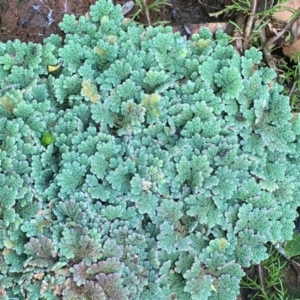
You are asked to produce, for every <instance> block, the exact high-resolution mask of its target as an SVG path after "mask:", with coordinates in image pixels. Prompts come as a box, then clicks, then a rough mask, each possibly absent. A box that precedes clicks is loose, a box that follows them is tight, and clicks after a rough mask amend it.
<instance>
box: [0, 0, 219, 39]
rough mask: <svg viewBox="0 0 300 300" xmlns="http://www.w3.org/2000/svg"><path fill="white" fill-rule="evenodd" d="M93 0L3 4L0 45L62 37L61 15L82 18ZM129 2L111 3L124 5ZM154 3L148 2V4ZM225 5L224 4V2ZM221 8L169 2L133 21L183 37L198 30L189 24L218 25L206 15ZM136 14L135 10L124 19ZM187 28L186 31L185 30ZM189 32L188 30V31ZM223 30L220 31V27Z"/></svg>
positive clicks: (188, 0) (212, 1) (9, 0)
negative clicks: (161, 25) (168, 27)
mask: <svg viewBox="0 0 300 300" xmlns="http://www.w3.org/2000/svg"><path fill="white" fill-rule="evenodd" d="M95 1H96V0H4V1H3V7H2V11H1V12H0V34H1V35H0V36H1V41H4V42H5V41H7V40H13V39H20V40H21V41H24V42H29V41H31V42H42V41H43V39H44V38H46V37H48V36H49V35H50V34H51V33H57V34H60V35H61V34H62V32H61V31H60V29H59V27H58V24H59V22H60V21H61V20H62V18H63V15H64V14H74V15H77V16H80V15H84V14H85V13H86V12H88V11H89V7H90V5H92V4H94V3H95ZM127 1H128V0H114V3H115V4H120V5H123V4H124V3H126V2H127ZM153 1H154V0H148V4H151V2H153ZM223 1H225V0H223ZM223 8H224V4H222V1H219V0H209V1H208V0H202V1H199V2H198V0H170V5H164V6H160V9H159V11H153V10H150V14H149V15H148V16H147V15H146V14H145V13H141V14H139V16H138V18H136V21H138V22H140V23H142V24H147V25H149V23H151V24H155V23H156V22H159V21H163V22H167V23H168V24H169V25H172V26H177V29H176V30H179V31H182V33H183V34H185V33H186V31H189V30H190V29H191V30H192V33H193V31H195V30H197V29H198V27H197V26H195V25H192V26H191V24H198V23H206V22H214V23H216V22H218V21H220V20H221V18H223V19H224V16H221V18H220V17H219V18H215V17H213V18H210V17H209V15H208V13H211V12H216V11H218V10H220V9H223ZM137 10H138V7H134V8H133V9H132V10H131V11H130V12H129V13H128V14H127V15H126V17H130V16H131V15H132V14H134V13H135V12H136V11H137ZM185 26H186V27H185ZM188 28H190V29H188ZM221 28H223V27H221Z"/></svg>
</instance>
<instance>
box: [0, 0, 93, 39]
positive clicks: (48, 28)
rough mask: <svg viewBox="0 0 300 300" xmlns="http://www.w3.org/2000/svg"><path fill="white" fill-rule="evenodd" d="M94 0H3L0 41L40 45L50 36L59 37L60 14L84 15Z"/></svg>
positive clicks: (0, 17) (61, 15)
mask: <svg viewBox="0 0 300 300" xmlns="http://www.w3.org/2000/svg"><path fill="white" fill-rule="evenodd" d="M94 3H95V0H4V2H3V9H2V12H1V15H0V19H1V29H0V30H1V40H2V41H7V40H13V39H20V40H21V41H24V42H29V41H31V42H41V41H42V40H43V39H44V38H45V37H47V36H49V35H50V34H51V33H58V34H61V31H60V29H59V27H58V23H59V22H60V21H61V20H62V18H63V15H64V14H75V15H78V16H79V15H82V14H85V13H86V12H87V11H88V10H89V7H90V5H91V4H94Z"/></svg>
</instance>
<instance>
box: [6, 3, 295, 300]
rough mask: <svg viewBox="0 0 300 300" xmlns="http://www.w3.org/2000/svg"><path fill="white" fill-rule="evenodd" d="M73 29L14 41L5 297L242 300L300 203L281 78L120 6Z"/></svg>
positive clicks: (205, 37) (101, 8)
mask: <svg viewBox="0 0 300 300" xmlns="http://www.w3.org/2000/svg"><path fill="white" fill-rule="evenodd" d="M60 28H61V29H62V30H63V31H64V33H65V38H64V39H62V38H61V37H59V36H57V35H52V36H50V37H49V38H46V39H45V40H44V43H43V44H33V43H28V44H25V43H21V42H20V41H18V40H15V41H9V42H7V43H1V44H0V79H1V80H0V87H1V89H0V160H1V164H0V172H1V173H0V186H1V189H0V248H1V256H0V294H1V296H0V298H1V299H7V300H8V299H31V300H34V299H47V300H48V299H49V300H50V299H97V300H102V299H103V300H104V299H114V300H116V299H117V300H123V299H134V300H144V299H151V300H152V299H162V300H169V299H180V300H181V299H189V300H190V299H195V300H206V299H209V300H212V299H222V300H226V299H228V300H234V299H236V297H237V295H238V294H239V284H240V280H241V278H242V276H243V275H244V272H243V267H248V266H250V265H251V264H257V263H259V262H261V261H262V260H263V259H265V258H267V256H268V254H267V251H266V244H267V243H271V244H275V243H276V242H282V241H285V240H287V239H290V238H291V237H292V232H293V227H294V224H293V220H294V219H295V217H296V215H297V213H296V208H297V207H298V206H299V205H300V203H299V202H300V201H299V199H300V197H299V191H300V189H299V184H300V174H299V172H300V166H299V153H300V149H299V147H300V146H299V142H298V141H299V134H300V121H299V119H297V118H293V116H292V114H291V110H290V107H289V99H288V98H287V97H285V96H284V95H283V94H282V92H283V87H282V86H280V85H279V84H278V83H277V82H276V74H275V72H274V71H273V70H271V69H269V68H266V67H264V66H263V64H262V63H261V59H262V54H261V52H259V51H258V50H256V49H254V48H251V49H249V50H247V51H246V52H245V55H244V56H242V57H241V56H239V55H238V54H237V53H236V52H235V50H234V48H233V47H232V46H231V45H230V44H229V37H228V36H227V35H225V34H224V33H222V32H217V33H216V35H215V37H214V38H213V37H212V35H211V33H210V32H209V31H208V30H206V29H204V30H202V31H201V32H199V34H195V35H193V36H192V38H191V40H189V41H187V40H186V39H185V38H184V37H181V36H180V35H179V34H177V33H176V34H174V33H172V29H171V28H170V27H155V28H153V27H148V28H143V27H141V26H138V25H136V24H135V23H134V22H131V21H129V20H127V19H124V18H123V16H122V14H121V8H120V6H113V4H112V3H111V2H110V1H105V0H99V1H97V3H96V4H95V5H94V6H92V7H91V11H90V14H89V15H88V16H85V17H83V16H81V17H80V18H79V19H76V18H75V16H73V15H65V17H64V19H63V22H62V23H60ZM49 66H52V68H50V67H49Z"/></svg>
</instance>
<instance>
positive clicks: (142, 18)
mask: <svg viewBox="0 0 300 300" xmlns="http://www.w3.org/2000/svg"><path fill="white" fill-rule="evenodd" d="M95 1H96V0H4V1H3V9H2V11H1V12H0V20H1V29H0V31H1V41H3V42H5V41H8V40H13V39H20V40H22V41H24V42H29V41H31V42H42V40H43V39H44V38H46V37H48V36H49V35H50V34H51V33H57V34H59V35H62V32H61V31H60V29H59V27H58V23H59V22H60V21H61V20H62V17H63V15H64V14H74V15H75V16H80V15H84V14H85V13H87V12H88V11H89V7H90V5H92V4H94V3H95ZM151 1H152V2H153V0H150V2H151ZM126 2H127V0H115V1H114V3H115V4H120V5H124V4H125V3H126ZM152 2H151V3H152ZM229 2H230V0H223V1H222V0H201V1H200V0H170V4H171V5H162V6H160V9H159V11H150V14H149V15H148V16H147V15H146V14H143V13H141V14H140V15H139V16H138V17H137V18H136V21H137V22H140V23H142V24H147V25H148V24H149V23H151V24H155V23H158V22H161V21H163V22H166V23H167V24H169V25H171V26H173V27H174V31H175V30H176V31H179V32H181V34H183V35H187V36H188V35H189V34H191V33H194V32H196V31H198V30H199V24H200V23H201V24H203V23H205V25H206V26H209V27H210V28H211V29H212V30H213V31H215V30H217V29H226V30H227V32H228V33H229V34H230V33H232V32H233V26H231V27H230V26H229V27H228V26H225V25H224V24H226V23H224V22H226V21H228V19H231V20H234V19H235V17H236V16H235V14H231V15H226V16H224V15H222V14H221V15H220V16H219V17H218V18H215V17H209V14H211V13H216V12H218V11H220V10H222V9H224V8H225V6H226V3H229ZM267 2H268V4H269V3H270V2H271V1H267ZM151 3H149V2H148V4H151ZM258 3H259V4H258V10H260V11H261V10H262V9H263V8H264V7H265V4H266V3H265V1H258ZM137 10H138V8H137V7H134V8H133V9H132V10H131V11H130V12H129V13H128V14H127V15H126V17H130V16H131V15H132V14H134V13H136V12H137ZM245 19H246V18H245ZM209 23H210V24H209ZM245 272H246V273H247V275H249V276H250V277H253V278H254V277H255V276H256V277H257V273H258V272H257V271H256V268H252V269H245ZM284 281H285V286H286V288H287V289H288V290H289V292H290V293H291V294H293V295H295V296H296V297H297V296H298V297H299V296H300V265H299V269H298V270H297V265H296V267H295V265H293V264H292V263H290V265H289V266H288V267H287V273H286V274H285V280H284ZM254 294H255V292H253V291H251V290H247V289H243V290H242V291H241V295H240V296H239V298H238V299H239V300H245V299H254ZM296 294H297V295H296ZM255 299H259V298H255ZM274 299H275V298H274ZM291 299H293V298H291Z"/></svg>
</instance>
